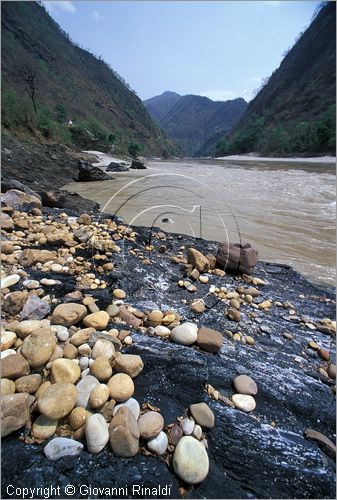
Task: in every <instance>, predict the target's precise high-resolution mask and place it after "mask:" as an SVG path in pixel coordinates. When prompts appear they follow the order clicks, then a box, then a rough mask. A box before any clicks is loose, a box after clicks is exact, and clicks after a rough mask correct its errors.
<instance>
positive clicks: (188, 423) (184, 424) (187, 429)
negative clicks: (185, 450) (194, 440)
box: [180, 418, 195, 436]
mask: <svg viewBox="0 0 337 500" xmlns="http://www.w3.org/2000/svg"><path fill="white" fill-rule="evenodd" d="M194 425H195V422H194V420H191V419H190V418H183V420H182V421H181V422H180V427H181V428H182V431H183V433H184V434H185V436H190V435H191V434H192V432H193V429H194Z"/></svg>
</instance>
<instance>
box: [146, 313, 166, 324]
mask: <svg viewBox="0 0 337 500" xmlns="http://www.w3.org/2000/svg"><path fill="white" fill-rule="evenodd" d="M163 317H164V314H163V313H162V312H161V311H159V310H154V311H151V312H150V314H148V315H147V323H148V324H149V325H151V326H157V325H158V324H159V323H161V322H162V320H163Z"/></svg>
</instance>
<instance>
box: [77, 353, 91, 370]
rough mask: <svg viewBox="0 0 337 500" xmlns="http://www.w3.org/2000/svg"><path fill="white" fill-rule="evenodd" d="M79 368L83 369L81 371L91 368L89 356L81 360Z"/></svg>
mask: <svg viewBox="0 0 337 500" xmlns="http://www.w3.org/2000/svg"><path fill="white" fill-rule="evenodd" d="M78 364H79V367H80V368H81V370H86V369H87V368H88V366H89V358H88V356H84V357H83V358H81V359H80V360H79V363H78Z"/></svg>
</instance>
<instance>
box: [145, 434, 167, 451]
mask: <svg viewBox="0 0 337 500" xmlns="http://www.w3.org/2000/svg"><path fill="white" fill-rule="evenodd" d="M167 446H168V438H167V435H166V434H165V432H163V431H161V432H160V433H159V434H158V436H157V437H155V438H153V439H150V440H149V441H148V442H147V443H146V447H147V448H148V449H149V450H150V451H152V452H153V453H155V454H156V455H163V454H164V453H165V451H166V449H167Z"/></svg>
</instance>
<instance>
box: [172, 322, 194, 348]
mask: <svg viewBox="0 0 337 500" xmlns="http://www.w3.org/2000/svg"><path fill="white" fill-rule="evenodd" d="M197 337H198V327H197V325H195V324H194V323H182V324H181V325H179V326H176V327H175V328H173V330H172V331H171V340H172V341H173V342H176V343H177V344H182V345H192V344H194V342H195V341H196V340H197Z"/></svg>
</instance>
